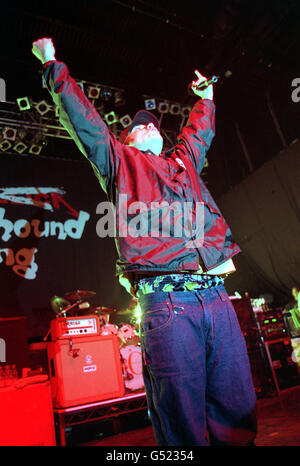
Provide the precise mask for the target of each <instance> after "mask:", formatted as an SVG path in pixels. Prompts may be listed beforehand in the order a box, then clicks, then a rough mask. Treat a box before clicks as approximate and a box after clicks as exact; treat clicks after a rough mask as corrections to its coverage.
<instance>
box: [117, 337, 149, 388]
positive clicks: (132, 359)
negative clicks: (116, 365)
mask: <svg viewBox="0 0 300 466" xmlns="http://www.w3.org/2000/svg"><path fill="white" fill-rule="evenodd" d="M120 354H121V357H122V363H123V375H124V385H125V387H126V388H128V389H129V390H139V389H141V388H143V387H144V380H143V368H142V351H141V348H140V347H139V346H133V345H128V346H124V347H123V348H121V349H120Z"/></svg>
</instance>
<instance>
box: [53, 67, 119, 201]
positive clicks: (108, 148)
mask: <svg viewBox="0 0 300 466" xmlns="http://www.w3.org/2000/svg"><path fill="white" fill-rule="evenodd" d="M44 79H45V82H46V85H47V88H48V90H49V92H50V94H51V96H52V99H53V101H54V103H55V104H56V105H57V106H58V107H59V121H60V123H61V124H62V125H63V126H64V128H65V129H66V130H67V131H68V133H69V135H70V136H71V137H72V139H73V140H74V141H75V143H76V145H77V147H78V148H79V150H80V151H81V152H82V153H83V154H84V155H85V156H86V157H87V158H88V159H89V161H90V162H91V164H92V167H93V169H94V172H95V174H96V176H97V178H98V179H99V181H100V184H101V186H102V188H103V189H104V191H105V192H107V188H108V185H109V184H110V182H111V180H112V178H113V177H114V176H115V172H116V163H117V155H116V154H117V150H116V149H117V146H118V145H119V144H120V143H119V141H118V140H117V139H116V137H115V135H114V134H113V133H111V132H110V131H109V129H108V127H107V126H106V124H105V123H104V121H103V120H102V118H101V117H100V115H99V114H98V112H97V110H96V109H95V107H94V106H93V105H92V103H91V102H90V101H89V100H88V98H87V97H86V95H85V94H84V92H83V91H82V89H81V88H80V86H78V85H77V84H76V82H75V80H74V79H73V78H72V77H71V76H70V74H69V70H68V68H67V66H66V65H65V64H64V63H62V62H58V61H49V62H47V63H45V65H44Z"/></svg>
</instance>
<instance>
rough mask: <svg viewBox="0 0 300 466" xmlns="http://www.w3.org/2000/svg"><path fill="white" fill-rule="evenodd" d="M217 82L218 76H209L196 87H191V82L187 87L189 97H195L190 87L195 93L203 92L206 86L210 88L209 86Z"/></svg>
mask: <svg viewBox="0 0 300 466" xmlns="http://www.w3.org/2000/svg"><path fill="white" fill-rule="evenodd" d="M218 81H219V76H211V77H210V78H207V79H206V80H205V81H202V82H201V83H200V84H198V85H197V86H194V85H193V82H194V81H192V82H191V83H190V84H189V85H188V92H189V94H190V95H195V94H194V92H193V90H192V87H195V88H196V90H197V91H201V90H204V89H206V88H207V87H208V86H210V85H211V84H213V83H216V82H218Z"/></svg>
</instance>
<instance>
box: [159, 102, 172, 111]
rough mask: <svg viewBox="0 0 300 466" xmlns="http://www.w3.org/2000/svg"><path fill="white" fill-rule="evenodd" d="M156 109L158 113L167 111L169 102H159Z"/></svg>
mask: <svg viewBox="0 0 300 466" xmlns="http://www.w3.org/2000/svg"><path fill="white" fill-rule="evenodd" d="M158 111H159V113H168V111H169V104H168V103H167V102H159V104H158Z"/></svg>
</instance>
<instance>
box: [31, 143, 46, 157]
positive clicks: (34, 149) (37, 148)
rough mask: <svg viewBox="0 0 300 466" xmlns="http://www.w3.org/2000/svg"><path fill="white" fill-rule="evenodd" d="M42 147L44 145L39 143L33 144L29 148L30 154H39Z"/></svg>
mask: <svg viewBox="0 0 300 466" xmlns="http://www.w3.org/2000/svg"><path fill="white" fill-rule="evenodd" d="M42 149H43V146H40V145H38V144H32V146H31V147H30V148H29V154H33V155H39V154H40V153H41V150H42Z"/></svg>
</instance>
